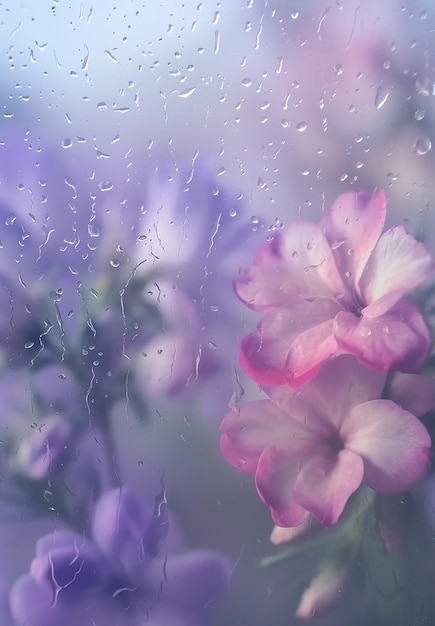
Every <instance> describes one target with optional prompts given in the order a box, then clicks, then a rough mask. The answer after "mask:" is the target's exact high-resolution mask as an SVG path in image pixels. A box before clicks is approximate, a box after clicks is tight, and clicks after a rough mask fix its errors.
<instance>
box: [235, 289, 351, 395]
mask: <svg viewBox="0 0 435 626" xmlns="http://www.w3.org/2000/svg"><path fill="white" fill-rule="evenodd" d="M339 310H340V309H339V306H338V305H337V304H336V303H335V302H333V301H332V300H323V299H319V300H315V301H311V302H307V301H305V300H300V301H299V302H298V304H297V307H294V308H289V309H274V310H271V311H267V312H266V313H265V315H264V317H263V320H262V321H261V323H260V324H259V325H258V328H257V330H256V331H255V332H254V333H252V334H250V335H248V336H247V337H245V338H244V339H243V341H242V345H241V351H240V362H241V365H242V367H243V369H244V370H245V372H246V373H247V374H248V376H250V377H251V378H253V379H254V380H255V381H256V382H258V383H259V384H260V385H282V384H285V383H290V384H292V385H298V386H299V385H300V384H301V383H302V384H303V383H305V382H307V381H308V380H310V379H311V378H313V377H314V376H315V375H316V374H317V372H318V369H319V366H320V365H321V364H322V363H323V362H324V361H326V360H328V359H329V358H331V357H332V356H335V355H336V354H339V353H340V350H339V349H338V346H337V344H336V341H335V339H334V337H333V333H332V331H333V318H334V316H335V315H336V313H337V312H338V311H339ZM298 379H301V380H298Z"/></svg>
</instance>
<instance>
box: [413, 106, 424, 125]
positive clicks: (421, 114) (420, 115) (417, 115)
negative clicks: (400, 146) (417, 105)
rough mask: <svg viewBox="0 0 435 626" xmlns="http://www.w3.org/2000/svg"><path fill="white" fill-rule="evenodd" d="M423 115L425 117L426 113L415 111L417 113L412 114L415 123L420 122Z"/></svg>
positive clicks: (419, 110) (422, 110) (420, 110)
mask: <svg viewBox="0 0 435 626" xmlns="http://www.w3.org/2000/svg"><path fill="white" fill-rule="evenodd" d="M425 115H426V111H425V110H424V109H417V111H416V112H415V113H414V117H415V119H416V120H417V122H419V121H420V120H422V119H423V118H424V116H425Z"/></svg>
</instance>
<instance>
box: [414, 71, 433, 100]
mask: <svg viewBox="0 0 435 626" xmlns="http://www.w3.org/2000/svg"><path fill="white" fill-rule="evenodd" d="M415 89H416V91H417V93H418V94H419V95H420V96H431V95H432V94H433V93H434V84H433V80H432V79H431V78H430V76H422V77H420V78H417V80H416V81H415Z"/></svg>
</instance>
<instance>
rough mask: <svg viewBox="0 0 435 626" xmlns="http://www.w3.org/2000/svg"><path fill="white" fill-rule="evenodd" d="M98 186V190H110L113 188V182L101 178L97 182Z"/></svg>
mask: <svg viewBox="0 0 435 626" xmlns="http://www.w3.org/2000/svg"><path fill="white" fill-rule="evenodd" d="M98 188H99V190H100V191H110V190H111V189H113V183H112V182H111V181H110V180H102V181H101V182H100V183H99V184H98Z"/></svg>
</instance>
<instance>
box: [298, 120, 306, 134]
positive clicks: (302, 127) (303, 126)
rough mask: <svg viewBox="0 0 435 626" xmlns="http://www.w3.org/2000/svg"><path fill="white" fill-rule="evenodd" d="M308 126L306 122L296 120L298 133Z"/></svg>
mask: <svg viewBox="0 0 435 626" xmlns="http://www.w3.org/2000/svg"><path fill="white" fill-rule="evenodd" d="M307 128H308V124H307V123H306V122H298V123H297V124H296V130H297V131H299V132H300V133H303V132H304V131H305V130H307Z"/></svg>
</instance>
